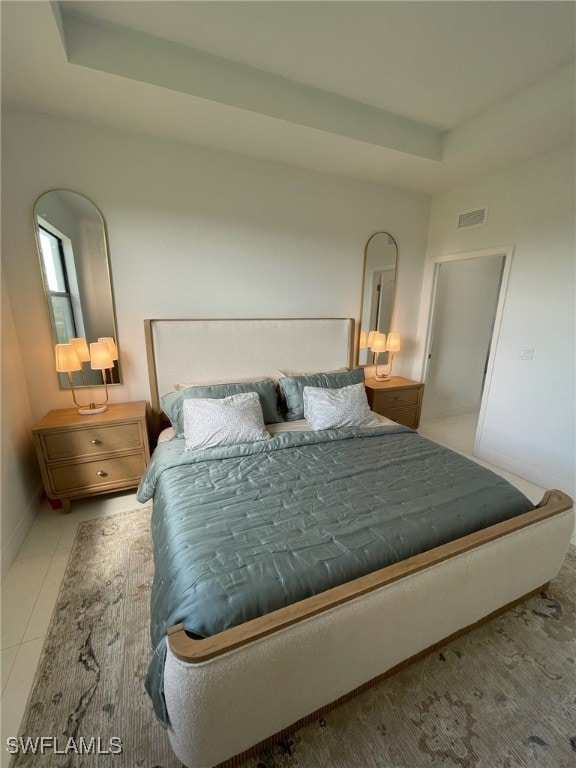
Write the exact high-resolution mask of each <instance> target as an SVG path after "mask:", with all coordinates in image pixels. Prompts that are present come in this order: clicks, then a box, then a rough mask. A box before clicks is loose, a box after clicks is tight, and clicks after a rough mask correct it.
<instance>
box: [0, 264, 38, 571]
mask: <svg viewBox="0 0 576 768" xmlns="http://www.w3.org/2000/svg"><path fill="white" fill-rule="evenodd" d="M1 290H2V296H1V307H2V325H1V328H2V370H1V392H2V399H1V430H0V432H1V434H2V446H1V453H0V455H1V457H2V464H1V472H2V482H1V483H0V510H1V512H2V514H1V517H0V539H1V541H2V556H1V561H2V576H4V574H5V573H6V571H7V570H8V566H9V565H10V563H11V562H12V560H13V559H14V556H15V554H16V552H17V551H18V548H19V546H20V544H21V543H22V540H23V538H24V536H25V535H26V533H27V531H28V529H29V527H30V525H31V524H32V521H33V519H34V516H35V514H36V511H37V506H38V499H39V495H40V487H41V482H40V477H39V475H38V469H37V466H36V459H35V455H34V446H33V443H32V434H31V432H30V428H31V426H32V414H31V411H30V404H29V403H28V397H27V392H26V388H25V387H23V386H22V382H23V381H24V367H23V364H22V357H21V354H20V349H19V346H18V340H17V337H16V328H15V326H14V320H13V317H12V308H11V304H10V298H9V296H8V291H7V290H6V281H5V280H4V275H3V274H2V280H1Z"/></svg>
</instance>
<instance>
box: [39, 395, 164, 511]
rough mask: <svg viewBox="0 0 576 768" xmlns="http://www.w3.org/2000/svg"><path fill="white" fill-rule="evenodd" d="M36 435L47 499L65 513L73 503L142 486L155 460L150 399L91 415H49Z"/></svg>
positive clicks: (66, 411) (68, 412)
mask: <svg viewBox="0 0 576 768" xmlns="http://www.w3.org/2000/svg"><path fill="white" fill-rule="evenodd" d="M32 432H33V435H34V444H35V446H36V453H37V456H38V461H39V463H40V470H41V472H42V480H43V481H44V489H45V491H46V495H47V496H48V497H49V498H50V499H61V500H62V506H63V508H64V511H65V512H69V511H70V500H71V499H75V498H79V497H82V496H95V495H97V494H101V493H110V492H112V491H120V490H127V489H129V488H136V487H137V486H138V484H139V482H140V478H141V477H142V474H143V472H144V470H145V468H146V465H147V464H148V462H149V460H150V447H149V443H148V427H147V420H146V402H145V401H144V400H141V401H137V402H133V403H114V404H111V405H109V406H108V409H107V410H106V411H104V413H98V414H94V415H91V416H81V415H80V414H79V413H78V409H77V408H65V409H62V410H58V411H49V412H48V413H47V414H46V416H44V418H43V419H41V420H40V421H39V422H38V423H36V424H35V425H34V427H33V428H32Z"/></svg>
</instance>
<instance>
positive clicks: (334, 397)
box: [303, 382, 380, 431]
mask: <svg viewBox="0 0 576 768" xmlns="http://www.w3.org/2000/svg"><path fill="white" fill-rule="evenodd" d="M303 399H304V418H305V419H306V421H307V422H308V423H309V424H310V427H311V428H312V429H313V430H314V431H317V430H320V429H335V428H337V427H375V426H379V424H380V422H379V421H378V419H377V418H376V417H375V415H374V414H373V413H372V411H371V410H370V406H369V405H368V399H367V397H366V390H365V389H364V384H362V382H360V383H359V384H350V385H349V386H347V387H340V388H338V389H328V388H324V387H304V391H303Z"/></svg>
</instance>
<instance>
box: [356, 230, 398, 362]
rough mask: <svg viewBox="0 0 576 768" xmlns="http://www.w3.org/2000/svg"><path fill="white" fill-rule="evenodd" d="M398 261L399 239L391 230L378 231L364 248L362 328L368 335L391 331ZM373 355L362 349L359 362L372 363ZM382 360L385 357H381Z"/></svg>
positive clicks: (381, 360) (382, 360)
mask: <svg viewBox="0 0 576 768" xmlns="http://www.w3.org/2000/svg"><path fill="white" fill-rule="evenodd" d="M397 263H398V246H397V244H396V240H394V238H393V237H392V235H391V234H390V233H388V232H375V233H374V234H373V235H372V236H371V237H370V238H369V239H368V242H367V243H366V247H365V248H364V276H363V278H362V309H361V315H360V318H361V320H360V323H361V324H360V330H361V331H363V332H364V333H365V334H366V338H367V337H368V335H369V333H370V331H378V332H379V333H385V334H388V333H389V332H390V330H391V322H392V313H393V311H394V293H395V287H396V267H397ZM373 358H374V355H373V353H372V352H371V351H370V350H369V349H360V350H359V353H358V363H359V365H372V363H373ZM380 362H381V363H382V362H385V360H384V359H383V358H382V357H380Z"/></svg>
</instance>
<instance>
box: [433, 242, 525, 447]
mask: <svg viewBox="0 0 576 768" xmlns="http://www.w3.org/2000/svg"><path fill="white" fill-rule="evenodd" d="M513 253H514V245H506V246H503V247H500V248H496V247H494V248H482V249H479V250H474V251H464V252H460V253H451V254H447V255H443V256H434V257H433V258H432V259H430V260H429V261H428V263H427V265H426V269H425V272H424V279H423V287H422V306H421V311H420V318H421V322H420V328H419V331H418V338H421V339H424V345H423V348H422V356H421V360H420V376H419V378H420V381H423V382H426V379H427V376H428V370H429V367H430V362H429V355H430V351H431V348H432V338H433V333H434V320H435V310H436V292H437V288H438V275H439V268H440V265H441V264H445V263H446V262H451V261H466V260H468V259H483V258H487V257H493V256H502V257H503V259H504V262H503V265H502V279H501V281H500V290H499V292H498V301H497V303H496V313H495V317H494V328H493V330H492V338H491V340H490V352H489V355H488V363H487V366H486V376H485V379H484V388H483V390H482V397H481V400H480V414H479V417H478V427H477V429H476V438H475V441H474V453H476V451H477V449H478V446H479V444H480V441H481V437H482V430H483V427H484V418H485V414H486V406H487V403H488V401H489V398H490V389H491V385H492V377H493V373H494V360H495V358H496V351H497V348H498V341H499V338H500V328H501V324H502V316H503V313H504V305H505V303H506V293H507V291H508V282H509V278H510V272H511V269H512V255H513Z"/></svg>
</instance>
